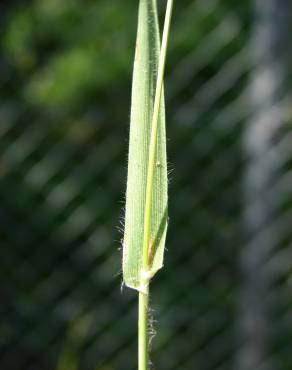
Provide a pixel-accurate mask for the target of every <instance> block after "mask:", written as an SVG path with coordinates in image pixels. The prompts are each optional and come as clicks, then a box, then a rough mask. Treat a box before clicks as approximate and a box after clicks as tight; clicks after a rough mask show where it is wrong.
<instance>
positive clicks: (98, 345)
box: [0, 0, 292, 370]
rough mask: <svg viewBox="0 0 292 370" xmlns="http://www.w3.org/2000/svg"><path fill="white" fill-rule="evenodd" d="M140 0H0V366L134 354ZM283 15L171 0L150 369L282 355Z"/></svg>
mask: <svg viewBox="0 0 292 370" xmlns="http://www.w3.org/2000/svg"><path fill="white" fill-rule="evenodd" d="M158 3H159V6H160V8H161V21H162V20H163V18H162V17H163V11H164V8H165V1H158ZM137 7H138V1H137V0H123V1H115V0H113V1H108V0H63V1H59V0H23V1H21V0H6V1H5V0H2V1H1V2H0V14H1V16H0V17H1V28H0V30H1V32H0V40H1V56H0V89H1V92H0V96H1V98H0V136H1V141H0V144H1V146H0V148H1V149H0V150H1V157H0V176H1V181H0V204H1V207H0V220H1V221H0V222H1V228H0V233H1V237H0V242H1V249H0V297H1V298H0V299H1V304H0V368H1V369H2V370H55V369H56V370H118V369H119V370H134V369H136V361H137V355H136V345H137V343H136V319H137V312H136V311H137V295H136V293H135V292H132V291H130V290H128V289H126V288H124V289H123V291H122V292H121V282H122V277H121V251H120V248H121V239H122V228H123V226H122V225H123V214H124V209H123V208H124V201H125V187H126V167H127V149H128V133H129V110H130V93H131V91H130V90H131V73H132V63H133V56H134V46H135V36H136V24H137ZM291 20H292V3H291V1H290V0H250V1H237V0H179V1H175V9H174V19H173V27H172V33H171V40H170V50H169V57H168V62H167V76H166V99H167V134H168V158H169V172H170V183H169V193H170V206H169V217H170V226H169V233H168V239H167V249H168V251H167V253H166V258H165V268H164V269H163V270H161V272H159V274H158V275H157V276H156V278H155V279H154V281H153V283H152V298H151V300H152V308H153V317H154V319H153V321H154V328H156V330H157V334H156V336H155V338H154V340H153V342H152V361H153V364H154V368H156V369H161V370H163V369H167V370H193V369H197V370H214V369H217V370H231V369H234V370H235V369H236V370H276V369H277V370H291V369H292V350H291V345H292V312H291V308H292V227H291V221H292V172H291V171H292V141H291V139H292V108H291V107H292V106H291V92H292V89H291V50H292V46H291V31H292V30H291V24H292V22H291Z"/></svg>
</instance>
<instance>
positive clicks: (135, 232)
mask: <svg viewBox="0 0 292 370" xmlns="http://www.w3.org/2000/svg"><path fill="white" fill-rule="evenodd" d="M159 54H160V37H159V26H158V15H157V4H156V0H140V3H139V15H138V33H137V42H136V53H135V62H134V72H133V84H132V105H131V122H130V143H129V157H128V179H127V194H126V216H125V234H124V242H123V243H124V245H123V277H124V282H125V284H126V285H127V286H128V287H131V288H133V289H137V290H139V291H143V290H144V288H145V273H146V274H147V276H148V277H150V276H153V275H154V274H155V272H156V271H157V270H159V269H160V268H161V267H162V265H163V254H164V246H165V237H166V230H167V186H168V184H167V160H166V137H165V108H164V93H163V92H162V97H161V102H160V110H159V118H158V126H157V137H156V151H155V162H154V163H155V167H154V174H153V185H152V197H151V225H150V238H149V239H150V242H149V246H148V264H147V265H148V271H143V236H144V221H145V220H144V215H145V198H146V184H147V170H148V159H149V144H150V136H151V124H152V116H153V105H154V98H155V89H156V80H157V70H158V64H159Z"/></svg>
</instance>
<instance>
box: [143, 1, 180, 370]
mask: <svg viewBox="0 0 292 370" xmlns="http://www.w3.org/2000/svg"><path fill="white" fill-rule="evenodd" d="M172 9H173V0H168V2H167V8H166V14H165V23H164V30H163V37H162V44H161V52H160V57H159V67H158V74H157V83H156V91H155V99H154V108H153V118H152V125H151V137H150V145H149V161H148V170H147V185H146V198H145V211H144V236H143V255H142V256H143V257H142V258H143V270H142V274H143V276H142V279H143V282H144V284H143V285H144V286H145V292H139V322H138V330H139V343H138V356H139V370H147V369H148V355H149V350H148V342H149V340H148V318H149V312H148V311H149V289H148V286H149V281H150V278H151V276H150V275H149V273H150V268H149V267H150V261H149V255H150V253H149V251H150V244H151V240H150V234H151V209H152V192H153V179H154V169H155V167H156V165H155V155H156V142H157V128H158V119H159V110H160V102H161V96H162V89H163V78H164V71H165V60H166V52H167V45H168V39H169V30H170V23H171V16H172Z"/></svg>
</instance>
